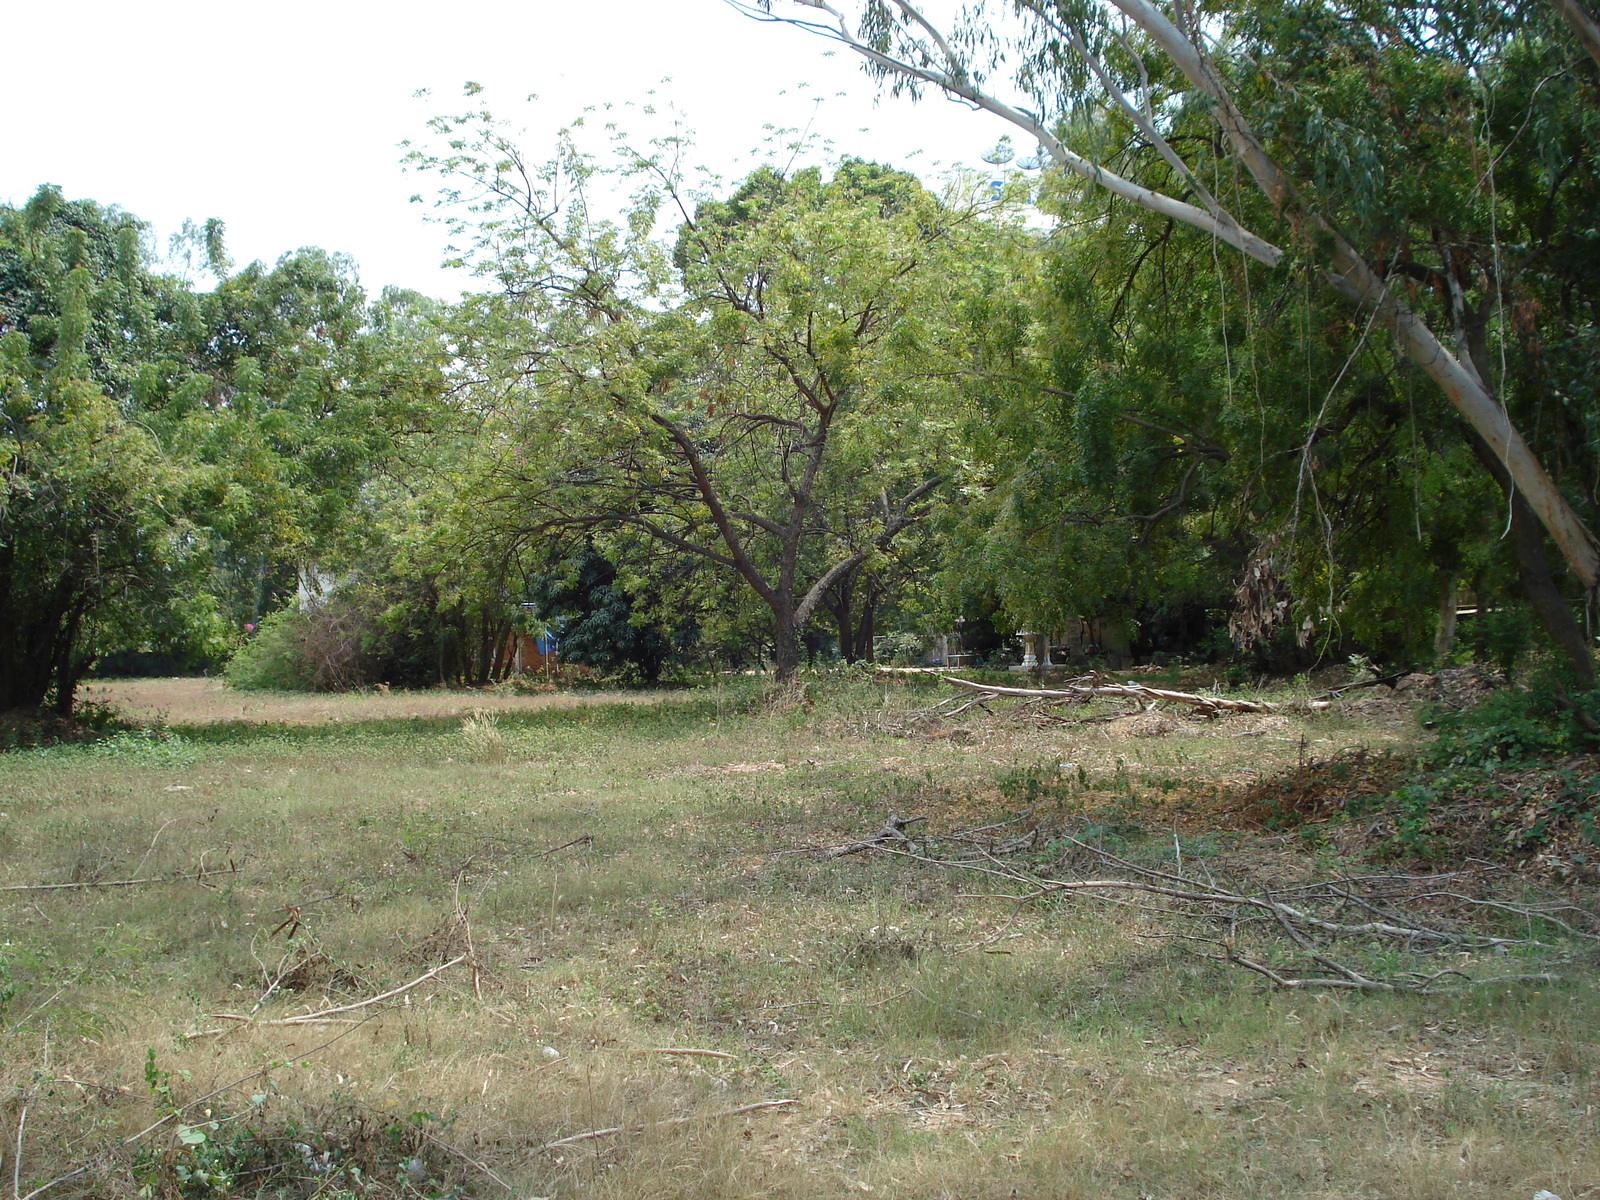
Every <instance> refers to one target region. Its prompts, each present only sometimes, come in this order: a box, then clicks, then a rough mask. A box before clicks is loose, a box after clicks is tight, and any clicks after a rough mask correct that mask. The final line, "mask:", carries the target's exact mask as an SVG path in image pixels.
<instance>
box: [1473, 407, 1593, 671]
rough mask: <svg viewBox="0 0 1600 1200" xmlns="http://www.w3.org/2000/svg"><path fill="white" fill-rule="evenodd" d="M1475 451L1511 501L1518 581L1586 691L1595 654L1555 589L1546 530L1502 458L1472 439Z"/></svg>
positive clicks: (1568, 607)
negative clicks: (1545, 538)
mask: <svg viewBox="0 0 1600 1200" xmlns="http://www.w3.org/2000/svg"><path fill="white" fill-rule="evenodd" d="M1472 451H1473V453H1474V454H1476V455H1477V456H1478V461H1479V462H1481V463H1483V465H1484V467H1485V468H1486V469H1487V470H1488V472H1489V473H1490V474H1491V475H1493V476H1494V478H1495V482H1496V483H1498V484H1499V485H1500V490H1501V492H1502V493H1503V494H1504V495H1505V496H1506V497H1507V498H1508V500H1509V502H1510V505H1511V539H1512V542H1513V543H1514V544H1515V546H1516V551H1517V577H1518V579H1519V580H1520V581H1521V583H1522V594H1523V595H1524V596H1525V597H1527V600H1528V605H1529V607H1531V608H1532V609H1533V611H1534V614H1535V615H1536V616H1537V617H1538V618H1539V623H1540V624H1541V625H1543V626H1544V631H1545V633H1546V634H1547V635H1548V636H1549V638H1550V641H1551V644H1552V645H1554V646H1555V648H1556V649H1557V650H1559V651H1560V652H1561V656H1562V657H1563V658H1564V659H1566V662H1567V666H1568V667H1570V668H1571V670H1572V674H1573V677H1574V679H1575V680H1576V681H1577V683H1578V686H1579V687H1580V688H1583V689H1588V688H1592V687H1594V685H1595V669H1594V654H1593V652H1592V651H1591V650H1590V648H1589V639H1588V638H1586V637H1585V636H1584V633H1583V628H1582V626H1580V625H1579V624H1578V621H1577V618H1576V617H1574V616H1573V615H1572V609H1571V607H1570V606H1569V605H1568V604H1567V602H1566V601H1565V600H1564V599H1562V596H1561V589H1560V588H1559V587H1557V586H1556V580H1555V575H1554V573H1553V572H1552V571H1551V569H1550V559H1549V556H1548V555H1546V554H1545V549H1544V534H1545V531H1544V527H1543V525H1541V523H1540V522H1539V519H1538V517H1536V516H1535V515H1534V512H1533V509H1532V508H1531V507H1530V506H1529V504H1528V502H1527V501H1526V500H1525V499H1524V498H1523V495H1522V493H1521V492H1520V491H1518V490H1517V489H1516V487H1515V486H1514V485H1513V483H1512V481H1511V477H1510V475H1509V473H1508V472H1507V471H1506V469H1505V466H1504V465H1503V464H1502V463H1501V461H1500V459H1499V457H1498V456H1496V455H1495V453H1494V452H1493V451H1492V450H1490V449H1489V447H1488V446H1486V445H1484V444H1483V441H1482V440H1481V439H1479V438H1476V437H1474V438H1473V439H1472Z"/></svg>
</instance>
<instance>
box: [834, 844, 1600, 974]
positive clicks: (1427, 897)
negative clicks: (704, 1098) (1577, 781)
mask: <svg viewBox="0 0 1600 1200" xmlns="http://www.w3.org/2000/svg"><path fill="white" fill-rule="evenodd" d="M898 820H899V819H898V818H894V817H891V818H890V824H888V825H886V826H885V829H884V831H883V832H882V833H880V834H878V835H877V836H876V837H873V838H869V839H866V840H864V841H860V842H853V843H850V844H848V845H847V846H845V847H842V848H840V849H839V850H835V851H832V852H830V853H829V854H828V855H827V857H830V858H831V857H838V856H839V855H840V854H841V853H845V852H851V853H854V852H856V851H862V852H871V853H875V854H883V855H887V856H890V857H893V858H898V859H905V860H909V861H911V862H917V863H923V864H926V865H928V866H933V867H938V868H942V869H945V870H954V871H968V872H974V873H977V874H982V875H985V876H989V877H991V878H996V879H1000V880H1004V881H1006V882H1007V883H1009V884H1011V885H1012V886H1013V887H1014V888H1015V889H1016V890H1015V891H1012V892H1010V893H1007V894H1003V895H991V896H990V898H991V899H1003V900H1008V901H1011V902H1013V903H1017V904H1027V903H1030V902H1037V901H1041V900H1046V899H1048V898H1050V897H1062V898H1065V897H1070V896H1076V895H1082V896H1085V897H1093V898H1095V899H1097V900H1099V901H1100V902H1101V903H1106V904H1114V905H1119V906H1127V907H1129V908H1132V909H1134V910H1136V911H1138V912H1140V913H1142V914H1143V915H1144V917H1145V918H1147V919H1151V920H1158V921H1160V922H1161V923H1162V924H1164V925H1166V926H1167V927H1168V930H1169V931H1168V932H1155V933H1149V934H1144V935H1142V936H1157V937H1170V938H1178V939H1181V940H1185V941H1192V942H1199V943H1202V944H1203V945H1206V946H1210V947H1213V948H1214V950H1215V952H1214V953H1210V954H1205V955H1204V957H1206V958H1209V959H1212V960H1214V961H1217V962H1223V963H1227V964H1230V965H1233V966H1236V967H1240V968H1243V969H1245V970H1248V971H1251V972H1253V973H1255V974H1257V975H1259V976H1261V977H1262V978H1263V979H1266V980H1267V981H1268V982H1269V983H1271V984H1272V985H1273V986H1274V987H1280V988H1290V989H1295V990H1312V989H1332V990H1346V991H1363V992H1402V993H1413V994H1418V993H1428V992H1436V991H1439V990H1441V989H1443V988H1446V987H1452V988H1453V987H1465V986H1471V987H1484V986H1492V985H1495V984H1499V983H1507V982H1512V981H1524V982H1556V981H1557V980H1558V979H1559V976H1557V975H1554V974H1550V973H1548V972H1543V971H1536V972H1533V973H1529V974H1524V975H1506V974H1498V973H1497V974H1493V975H1490V974H1484V975H1481V976H1476V977H1475V976H1473V975H1470V974H1468V972H1467V970H1465V969H1463V968H1466V967H1468V966H1469V965H1470V959H1471V957H1472V955H1473V954H1474V953H1482V952H1489V953H1493V954H1496V955H1498V954H1503V953H1505V952H1506V951H1507V950H1510V949H1511V948H1513V947H1516V948H1521V949H1523V950H1528V951H1541V952H1548V951H1551V950H1553V949H1556V947H1552V946H1550V945H1548V944H1546V943H1544V942H1541V941H1538V940H1536V939H1535V938H1534V937H1532V936H1516V937H1509V936H1500V935H1499V933H1498V932H1497V931H1495V930H1493V929H1484V928H1482V927H1481V926H1480V925H1478V924H1477V923H1476V922H1477V919H1478V918H1481V917H1482V915H1483V914H1484V913H1485V912H1486V911H1490V912H1495V913H1500V914H1505V915H1507V916H1515V917H1521V918H1525V919H1529V920H1532V919H1545V920H1549V921H1551V923H1552V924H1554V925H1556V926H1558V927H1560V928H1562V929H1563V930H1564V931H1565V932H1567V933H1568V934H1569V935H1575V936H1577V937H1588V938H1592V937H1594V936H1595V935H1594V934H1592V933H1588V932H1586V931H1585V930H1584V929H1583V928H1581V926H1582V925H1583V924H1584V923H1585V919H1587V921H1588V922H1591V923H1593V924H1594V925H1595V926H1596V927H1597V928H1600V918H1596V917H1595V916H1594V915H1593V914H1589V913H1585V912H1583V910H1581V909H1568V908H1565V907H1563V911H1564V912H1566V914H1567V915H1568V916H1569V917H1571V918H1572V920H1571V921H1568V922H1563V921H1561V920H1560V919H1559V918H1555V917H1552V916H1550V915H1549V913H1548V912H1547V911H1544V910H1542V909H1541V908H1540V907H1539V906H1529V905H1517V904H1508V903H1505V902H1503V901H1499V900H1492V899H1486V898H1482V897H1480V896H1473V895H1467V894H1465V893H1464V891H1463V889H1462V888H1461V887H1460V885H1458V884H1456V883H1455V882H1454V881H1456V880H1463V879H1465V878H1467V877H1468V874H1469V873H1467V872H1454V873H1451V874H1449V875H1441V876H1414V875H1413V876H1402V875H1395V874H1386V875H1373V876H1365V877H1348V876H1347V877H1343V878H1335V879H1328V880H1319V881H1315V882H1311V883H1302V884H1293V885H1289V886H1285V887H1281V888H1261V887H1241V886H1236V885H1234V884H1232V883H1229V882H1227V881H1221V882H1219V881H1218V880H1216V879H1214V878H1212V876H1211V872H1210V871H1208V870H1207V871H1205V873H1204V874H1205V878H1203V879H1202V878H1198V877H1196V876H1195V875H1193V874H1189V873H1186V872H1185V870H1184V867H1183V865H1182V863H1181V861H1179V862H1178V864H1177V865H1175V866H1174V867H1173V868H1172V869H1165V868H1157V867H1154V866H1145V865H1142V864H1140V863H1138V862H1134V861H1131V860H1129V859H1126V858H1121V857H1118V856H1117V855H1115V854H1112V853H1110V852H1109V851H1106V850H1103V849H1101V848H1100V847H1098V846H1096V845H1093V844H1091V843H1089V842H1086V841H1084V840H1082V839H1080V838H1077V837H1073V836H1071V835H1070V834H1067V833H1066V832H1065V831H1055V832H1053V833H1049V834H1045V833H1043V832H1041V831H1037V830H1035V831H1030V834H1029V836H1026V837H1024V838H1020V839H1019V838H1012V839H1010V840H1002V839H1000V838H998V837H993V838H990V839H988V840H987V841H985V840H984V839H981V838H978V837H975V836H974V834H975V833H977V832H980V831H969V832H967V833H956V834H949V835H931V834H930V835H926V836H925V837H924V838H923V839H922V843H921V844H920V845H918V846H912V845H911V844H910V843H909V841H907V840H904V837H903V835H899V837H898V838H897V837H894V836H890V835H891V833H893V832H894V831H895V828H896V826H895V822H897V821H898ZM1041 842H1043V843H1044V844H1051V845H1055V846H1059V847H1070V849H1069V850H1067V851H1066V853H1065V854H1064V855H1063V856H1062V857H1059V858H1057V859H1056V861H1055V862H1053V863H1049V864H1041V863H1039V862H1038V861H1036V859H1034V858H1033V857H1032V855H1034V854H1036V853H1037V850H1036V846H1037V845H1038V844H1040V843H1041ZM1022 851H1028V852H1029V854H1030V857H1025V858H1017V857H1012V858H1009V859H1008V857H1007V856H1016V855H1018V854H1019V852H1022ZM1074 860H1076V861H1078V862H1079V863H1080V865H1081V867H1082V870H1081V873H1080V872H1079V871H1073V870H1070V869H1069V864H1070V863H1072V862H1073V861H1074ZM1085 860H1086V861H1085ZM1096 868H1098V869H1096ZM1108 868H1109V869H1108ZM1477 874H1478V875H1479V876H1481V875H1482V873H1481V872H1480V873H1477ZM1447 881H1449V882H1448V884H1447V886H1446V887H1443V888H1441V887H1440V884H1441V883H1446V882H1447ZM1420 904H1428V905H1429V912H1430V916H1429V917H1428V918H1427V919H1423V918H1422V917H1421V916H1419V915H1417V914H1415V913H1414V912H1408V911H1406V910H1405V908H1404V907H1401V906H1402V905H1404V906H1406V907H1411V908H1414V907H1415V906H1417V905H1420ZM1174 925H1176V930H1174V929H1173V926H1174ZM995 940H998V937H997V936H996V937H990V938H985V939H983V940H982V941H980V942H978V943H975V944H974V946H972V947H968V949H979V948H983V947H984V946H986V945H988V944H990V943H992V942H993V941H995ZM1372 945H1386V946H1388V947H1392V948H1394V949H1395V950H1398V951H1399V952H1400V953H1401V954H1404V955H1406V956H1408V957H1409V958H1411V959H1412V960H1413V964H1414V963H1415V960H1416V959H1418V958H1421V957H1423V956H1428V955H1437V954H1440V953H1442V952H1461V951H1465V952H1466V953H1467V956H1468V957H1467V959H1466V960H1464V961H1460V962H1455V963H1453V964H1452V965H1451V966H1450V967H1449V968H1448V969H1444V970H1438V971H1432V972H1419V971H1416V970H1408V969H1404V967H1403V966H1400V965H1395V964H1394V963H1393V962H1391V963H1389V964H1386V965H1385V966H1383V967H1382V968H1381V969H1379V968H1377V967H1375V966H1373V965H1370V964H1369V961H1368V959H1369V956H1368V955H1367V954H1366V953H1365V952H1364V948H1365V947H1367V946H1372ZM1340 947H1344V949H1342V950H1341V949H1340ZM1350 947H1361V948H1363V949H1356V950H1351V949H1349V948H1350ZM1400 961H1401V962H1402V963H1403V962H1404V961H1405V960H1404V959H1402V960H1400ZM1539 965H1540V966H1543V965H1545V964H1543V963H1541V964H1539Z"/></svg>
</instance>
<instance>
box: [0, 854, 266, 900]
mask: <svg viewBox="0 0 1600 1200" xmlns="http://www.w3.org/2000/svg"><path fill="white" fill-rule="evenodd" d="M238 871H239V867H238V864H237V863H235V862H234V861H233V860H232V859H231V858H230V859H229V860H228V865H227V866H226V867H201V868H200V869H199V870H198V871H195V872H193V873H192V874H188V873H186V874H183V875H147V876H145V877H144V878H143V879H89V880H84V881H82V882H80V883H8V884H6V885H5V886H3V887H0V892H58V891H59V892H65V891H85V890H87V889H89V888H119V887H133V886H135V885H136V884H141V883H183V882H184V881H185V880H196V881H198V880H201V879H210V878H211V877H212V876H213V875H235V874H238Z"/></svg>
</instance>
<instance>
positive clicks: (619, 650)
mask: <svg viewBox="0 0 1600 1200" xmlns="http://www.w3.org/2000/svg"><path fill="white" fill-rule="evenodd" d="M528 596H529V599H530V602H531V603H532V604H534V605H535V608H534V615H535V616H536V617H537V618H538V619H539V620H540V621H541V622H543V623H545V624H546V626H548V627H550V628H552V629H556V630H558V631H559V635H560V646H561V658H562V660H563V661H564V662H573V663H581V664H583V665H585V666H589V667H593V668H594V669H595V670H597V671H600V672H602V673H603V674H606V675H616V674H619V673H631V674H634V675H636V676H637V678H638V679H639V680H641V681H643V682H645V683H654V682H655V681H656V680H657V679H658V678H659V677H660V675H661V670H662V668H663V667H664V666H665V665H666V663H667V661H668V659H669V658H670V657H671V656H672V655H673V654H674V652H675V651H677V652H681V651H683V650H686V649H688V648H689V646H690V645H692V643H693V641H694V637H695V633H696V630H695V628H694V626H693V624H692V622H680V624H679V628H678V629H677V630H669V629H667V628H666V627H665V626H664V625H662V624H661V623H659V622H656V621H652V620H650V619H649V618H648V617H647V616H646V615H645V614H643V613H639V614H636V613H635V612H634V606H633V603H632V600H631V598H630V597H629V595H628V593H627V591H626V590H625V589H624V588H623V587H622V586H621V585H620V582H619V580H618V574H617V568H616V566H615V565H614V564H613V563H610V562H608V561H607V560H606V559H604V558H602V557H601V556H600V555H599V554H597V553H596V552H595V550H594V547H593V545H585V546H583V547H582V548H581V549H579V550H578V551H577V553H575V554H573V555H571V556H570V557H568V558H567V559H565V560H564V561H562V562H559V563H557V564H554V565H553V566H552V567H551V569H549V570H547V571H545V572H543V573H541V574H539V575H537V576H535V577H534V578H533V579H532V580H530V581H529V585H528Z"/></svg>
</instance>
